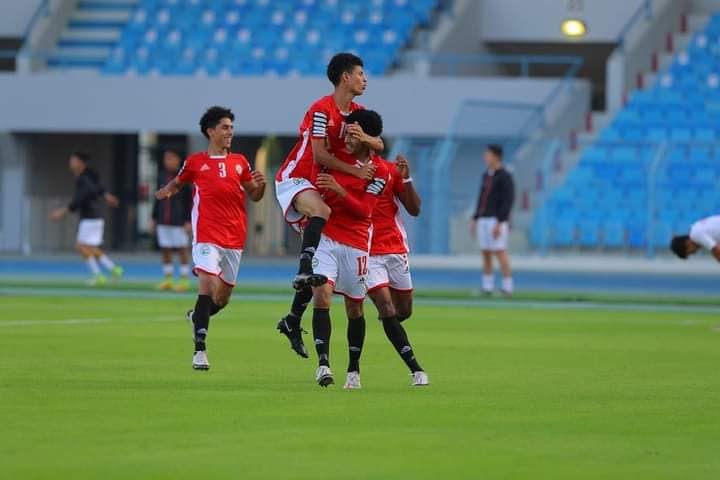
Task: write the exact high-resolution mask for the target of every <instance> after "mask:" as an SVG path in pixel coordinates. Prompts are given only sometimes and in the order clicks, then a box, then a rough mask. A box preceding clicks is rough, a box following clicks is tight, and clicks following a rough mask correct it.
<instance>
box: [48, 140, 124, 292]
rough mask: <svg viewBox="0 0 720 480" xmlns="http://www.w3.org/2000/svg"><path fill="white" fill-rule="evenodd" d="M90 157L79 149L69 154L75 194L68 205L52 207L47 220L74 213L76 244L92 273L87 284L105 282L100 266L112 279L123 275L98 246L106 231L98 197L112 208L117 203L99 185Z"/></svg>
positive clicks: (111, 195) (94, 284) (105, 278)
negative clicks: (76, 225)
mask: <svg viewBox="0 0 720 480" xmlns="http://www.w3.org/2000/svg"><path fill="white" fill-rule="evenodd" d="M89 159H90V157H89V156H88V155H87V154H85V153H81V152H75V153H73V154H72V155H70V160H69V163H68V166H69V168H70V172H71V173H72V174H73V176H74V177H75V195H74V196H73V198H72V200H71V201H70V203H69V204H68V205H67V206H65V207H61V208H58V209H56V210H53V211H52V212H51V213H50V219H51V220H53V221H58V220H60V219H62V218H63V217H64V216H65V215H67V214H68V212H73V213H75V212H77V214H78V216H79V217H80V222H79V223H78V232H77V239H76V244H75V247H76V248H77V250H78V252H80V255H82V257H83V258H84V259H85V263H87V266H88V269H89V270H90V273H91V274H92V278H91V279H90V281H89V282H88V285H92V286H102V285H105V284H106V283H107V277H106V276H105V275H104V274H103V273H102V270H101V268H100V267H101V266H102V268H104V269H106V270H107V271H108V272H109V273H110V275H111V276H112V277H113V278H116V279H117V278H120V277H121V276H122V274H123V269H122V267H120V266H119V265H116V264H115V262H113V261H112V260H111V259H110V257H108V256H107V255H106V254H105V252H103V251H102V250H101V249H100V245H102V243H103V233H104V231H105V220H103V218H102V214H101V213H102V212H101V211H100V207H101V200H103V199H104V200H105V202H106V203H107V204H108V205H109V206H110V207H113V208H114V207H117V206H118V204H119V202H118V199H117V197H116V196H115V195H113V194H111V193H110V192H108V191H106V190H105V187H103V186H102V184H101V183H100V177H99V176H98V174H97V172H95V170H93V169H91V168H90V167H89V166H88V162H89Z"/></svg>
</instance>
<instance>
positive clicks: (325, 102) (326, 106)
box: [308, 95, 335, 113]
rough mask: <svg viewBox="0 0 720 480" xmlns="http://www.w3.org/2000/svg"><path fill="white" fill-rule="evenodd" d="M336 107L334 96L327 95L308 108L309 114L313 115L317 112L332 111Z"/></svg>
mask: <svg viewBox="0 0 720 480" xmlns="http://www.w3.org/2000/svg"><path fill="white" fill-rule="evenodd" d="M334 105H335V100H333V97H332V95H326V96H324V97H320V98H318V99H317V100H315V101H314V102H313V103H312V104H311V105H310V107H309V108H308V113H313V112H317V111H323V112H326V111H330V109H331V108H332V107H333V106H334Z"/></svg>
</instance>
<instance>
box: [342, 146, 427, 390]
mask: <svg viewBox="0 0 720 480" xmlns="http://www.w3.org/2000/svg"><path fill="white" fill-rule="evenodd" d="M378 161H380V162H383V163H384V164H385V165H386V167H387V169H388V170H389V171H390V182H389V183H388V186H387V188H386V189H385V191H383V193H382V194H381V195H380V198H379V200H378V202H377V205H375V209H374V210H373V213H372V225H373V233H372V243H371V245H370V260H369V263H368V294H369V295H370V299H371V300H372V301H373V303H374V304H375V307H376V308H377V311H378V314H379V315H380V321H381V322H382V324H383V329H384V330H385V334H386V335H387V337H388V339H389V340H390V342H391V343H392V344H393V346H394V347H395V349H396V350H397V352H398V354H400V357H401V358H402V359H403V361H404V362H405V364H406V365H407V366H408V368H409V369H410V373H411V375H412V385H413V386H424V385H429V384H430V380H429V378H428V375H427V374H426V373H425V372H424V371H423V369H422V367H421V366H420V364H419V363H418V361H417V359H416V358H415V356H414V354H413V351H412V347H411V346H410V342H409V340H408V337H407V333H406V332H405V329H404V328H403V326H402V325H401V323H402V322H403V321H404V320H407V319H408V318H410V316H411V315H412V292H413V284H412V277H411V275H410V264H409V261H408V252H409V246H408V242H407V234H406V232H405V227H404V226H403V223H402V219H401V218H400V215H399V211H400V208H399V203H402V205H403V207H405V210H407V212H408V213H409V214H410V215H412V216H414V217H416V216H418V215H420V196H419V195H418V193H417V191H416V190H415V187H414V185H413V179H412V177H411V176H410V164H409V163H408V161H407V159H406V158H405V157H403V156H402V155H399V156H398V157H397V159H396V163H394V164H393V163H390V162H388V161H386V160H383V159H379V160H378ZM345 388H360V372H359V371H348V374H347V381H346V383H345Z"/></svg>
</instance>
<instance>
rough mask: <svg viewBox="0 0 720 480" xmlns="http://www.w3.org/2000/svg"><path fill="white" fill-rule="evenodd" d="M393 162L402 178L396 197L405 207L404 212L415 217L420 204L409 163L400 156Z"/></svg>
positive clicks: (418, 212)
mask: <svg viewBox="0 0 720 480" xmlns="http://www.w3.org/2000/svg"><path fill="white" fill-rule="evenodd" d="M395 162H396V163H395V166H396V168H397V170H398V172H399V173H400V176H401V178H402V184H400V185H401V188H399V189H398V191H397V197H398V198H399V199H400V203H402V204H403V206H404V207H405V210H407V212H408V213H409V214H410V215H412V216H413V217H417V216H418V215H420V205H421V203H422V202H421V200H420V195H419V194H418V192H417V190H415V185H414V184H413V179H412V176H411V175H410V162H408V160H407V158H405V157H404V156H402V155H398V156H397V158H396V159H395Z"/></svg>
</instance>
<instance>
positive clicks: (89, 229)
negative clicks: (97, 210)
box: [76, 218, 105, 247]
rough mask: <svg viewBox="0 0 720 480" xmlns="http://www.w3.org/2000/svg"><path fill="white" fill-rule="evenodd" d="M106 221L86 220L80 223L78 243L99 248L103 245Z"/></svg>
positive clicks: (100, 219)
mask: <svg viewBox="0 0 720 480" xmlns="http://www.w3.org/2000/svg"><path fill="white" fill-rule="evenodd" d="M104 231H105V220H103V219H102V218H86V219H83V220H80V223H78V232H77V240H76V241H77V243H79V244H80V245H88V246H90V247H99V246H100V245H102V243H103V232H104Z"/></svg>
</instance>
